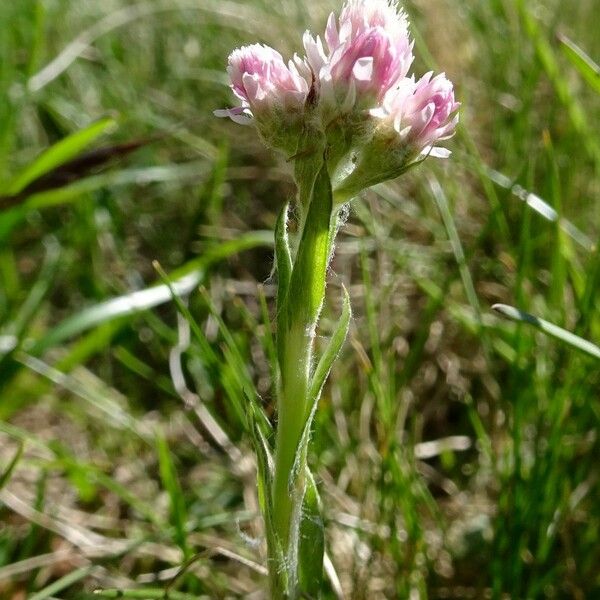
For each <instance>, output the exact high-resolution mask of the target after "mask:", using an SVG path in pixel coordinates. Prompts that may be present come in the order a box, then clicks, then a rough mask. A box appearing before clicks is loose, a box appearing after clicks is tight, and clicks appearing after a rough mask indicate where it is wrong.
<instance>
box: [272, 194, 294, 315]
mask: <svg viewBox="0 0 600 600" xmlns="http://www.w3.org/2000/svg"><path fill="white" fill-rule="evenodd" d="M288 213H289V204H288V203H286V205H285V206H284V207H283V208H282V209H281V213H279V218H278V219H277V224H276V226H275V262H276V265H277V280H278V283H277V311H278V312H279V310H280V308H281V306H282V305H283V303H284V302H285V298H286V296H287V292H288V288H289V285H290V277H291V274H292V254H291V252H290V242H289V237H288V230H287V227H288Z"/></svg>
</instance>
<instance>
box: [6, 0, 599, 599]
mask: <svg viewBox="0 0 600 600" xmlns="http://www.w3.org/2000/svg"><path fill="white" fill-rule="evenodd" d="M405 5H406V9H407V11H408V12H409V14H410V16H411V18H412V20H413V23H414V33H415V37H416V39H417V49H418V54H419V57H420V58H419V59H418V64H417V69H418V70H419V71H423V70H425V69H426V68H428V67H432V68H436V69H443V70H444V71H446V72H447V73H448V76H449V77H450V78H451V79H452V80H453V81H454V82H455V83H456V86H457V90H458V91H457V93H458V97H459V99H460V100H461V101H462V102H463V108H462V113H461V121H462V125H461V129H460V131H459V133H458V135H457V136H456V137H455V138H454V139H453V140H452V141H451V142H450V143H449V145H450V147H451V148H452V150H453V152H454V154H453V157H452V158H451V159H450V160H448V161H446V162H444V163H443V164H442V163H439V162H438V163H436V162H434V161H433V160H430V161H427V163H425V164H424V165H422V166H421V167H419V168H418V169H415V170H414V171H412V172H411V173H409V174H408V175H406V176H405V177H404V178H403V179H402V180H401V181H398V182H393V183H390V184H386V185H382V186H378V187H377V189H375V190H371V191H369V192H368V193H366V194H365V195H364V196H363V197H362V198H361V199H360V200H359V201H357V202H355V203H354V204H353V205H352V208H351V212H350V217H349V220H348V223H347V225H346V226H345V228H344V229H343V231H342V233H341V235H340V238H339V243H338V247H337V251H336V257H335V260H334V262H333V266H332V269H331V272H330V276H329V287H328V304H327V306H326V309H325V316H324V321H323V327H322V331H321V332H320V334H322V336H323V340H322V343H323V346H324V345H325V343H326V339H327V338H328V337H329V336H330V335H331V334H332V333H333V330H334V326H335V325H334V324H335V322H336V320H337V319H338V317H339V315H340V313H341V311H342V306H341V305H342V299H343V292H342V286H343V285H344V286H346V288H348V290H349V293H350V297H351V299H352V312H353V319H352V323H351V327H350V334H349V337H348V340H347V342H346V344H345V346H344V349H343V351H342V354H341V357H340V359H339V360H338V362H337V363H336V364H335V366H334V369H333V372H332V375H331V377H330V379H329V381H328V383H327V384H326V386H325V389H324V393H323V397H322V401H321V405H320V408H319V411H318V413H317V416H316V421H315V427H314V432H313V435H312V452H311V456H310V462H311V465H312V467H313V470H314V472H315V476H316V480H317V485H318V488H319V491H320V494H321V498H322V500H323V503H324V505H325V525H326V547H327V554H328V556H329V558H330V559H331V562H332V565H333V570H332V569H330V570H329V573H330V576H329V577H328V583H327V590H326V591H325V592H324V596H325V597H326V598H336V597H337V596H336V593H337V594H339V592H336V590H337V589H338V588H339V586H341V589H342V590H343V593H344V597H345V598H352V599H362V598H364V599H366V598H369V599H371V598H382V599H383V598H401V599H403V598H411V599H412V598H431V599H435V598H513V599H515V600H516V599H520V598H575V599H584V598H595V597H599V596H600V575H599V569H598V565H600V544H599V538H600V504H599V503H598V501H597V498H598V497H599V496H600V472H599V470H598V466H597V463H598V461H597V456H599V455H600V443H599V439H598V422H599V419H600V368H599V365H598V361H597V358H595V356H597V355H595V354H594V352H595V351H597V346H598V344H599V343H600V303H599V301H598V298H599V297H600V249H599V247H598V244H597V240H598V238H599V235H600V202H599V201H598V197H599V193H600V179H599V178H598V173H600V137H599V131H598V127H597V126H596V124H597V123H598V122H600V121H599V120H600V96H599V95H598V89H597V88H598V86H597V77H596V75H597V64H598V62H600V60H599V57H600V38H598V36H597V27H596V20H597V19H595V17H596V12H597V3H595V2H594V1H593V0H582V1H580V2H576V3H575V2H573V3H569V5H568V6H567V7H565V4H564V3H561V2H559V1H558V0H547V1H545V2H541V1H540V2H537V1H536V2H525V1H524V0H491V1H490V2H476V1H475V0H468V1H467V2H460V1H459V0H439V1H438V2H435V3H428V2H421V1H411V2H406V3H405ZM336 6H337V3H335V2H333V0H322V1H321V2H319V3H310V6H309V4H308V3H306V6H305V5H304V3H300V2H295V1H294V2H292V1H291V0H284V1H282V2H280V3H268V2H266V1H264V0H252V1H248V2H233V1H231V2H216V1H215V2H212V1H211V2H208V1H193V2H192V1H190V0H172V1H169V2H160V1H158V0H150V1H149V2H142V3H140V4H133V3H130V2H125V1H124V0H111V1H110V2H108V3H94V2H68V1H67V0H54V1H49V0H26V1H23V2H2V3H0V23H1V24H2V25H0V195H2V198H1V199H0V597H2V598H10V599H11V600H12V599H15V600H16V599H21V598H25V597H30V598H37V599H41V598H62V599H64V600H67V599H74V598H86V597H92V596H91V592H93V591H94V590H96V589H104V590H106V592H105V593H104V594H103V596H104V597H119V593H118V590H132V589H134V588H136V589H137V590H138V591H137V592H136V594H134V593H133V592H130V593H129V596H130V597H138V598H162V597H164V590H165V589H167V590H168V591H169V592H171V596H170V597H171V598H173V599H176V598H192V597H195V598H231V597H240V598H246V597H249V598H251V597H255V598H258V597H260V594H259V590H261V589H263V588H264V586H265V585H266V578H265V570H264V567H265V564H264V547H263V545H262V537H261V536H262V530H261V526H260V520H259V519H258V516H257V515H258V506H259V504H258V499H257V494H256V485H255V475H254V469H255V467H254V464H255V462H254V458H253V456H254V452H253V448H252V446H251V443H250V440H249V437H248V435H247V433H246V432H247V427H248V423H247V411H248V406H249V404H248V403H249V402H252V403H254V402H256V403H260V406H261V407H262V408H263V409H264V410H265V412H266V413H267V415H269V417H272V416H273V402H272V400H273V394H272V389H271V384H270V382H271V379H272V378H271V371H270V367H269V358H270V357H272V356H273V354H274V347H273V339H272V332H271V331H270V329H269V326H268V322H269V319H268V315H269V314H273V311H274V306H273V286H272V284H271V281H270V279H269V276H270V272H271V267H272V259H273V242H272V239H271V234H270V233H268V232H270V231H272V230H273V229H274V226H275V222H276V219H277V215H278V213H279V211H280V208H281V206H282V204H283V202H284V201H285V200H286V199H289V197H290V196H291V194H292V193H293V188H292V185H291V179H290V176H289V173H288V171H287V166H286V164H285V163H284V161H283V160H280V159H279V158H277V157H274V156H272V155H271V154H270V153H269V152H268V151H267V150H266V149H264V148H263V147H262V146H261V145H260V143H259V141H258V140H257V139H256V136H255V135H254V133H253V131H252V130H251V129H249V128H248V129H244V128H240V127H238V126H235V125H233V124H232V123H229V122H227V121H224V120H218V119H215V118H214V117H213V116H212V111H213V110H214V109H215V108H220V107H224V106H228V105H231V102H232V98H231V97H230V94H229V91H228V89H227V85H226V83H227V82H226V77H225V74H224V64H225V61H226V57H227V54H228V52H229V51H230V50H231V49H232V48H234V47H235V46H238V45H240V44H242V43H247V42H250V41H253V40H256V39H258V40H260V41H263V42H265V43H269V44H273V45H276V46H278V47H279V48H281V49H282V51H284V52H288V53H291V52H293V51H298V50H299V49H300V48H299V40H300V35H301V33H302V31H303V30H304V28H306V27H307V26H312V27H313V28H321V27H322V25H323V24H324V22H325V17H326V15H327V12H328V10H330V9H332V8H335V7H336ZM309 12H310V15H309V14H308V13H309ZM296 41H297V42H298V44H297V45H295V42H296ZM98 148H109V150H108V151H106V152H101V153H98V152H97V149H98ZM86 153H87V154H86ZM90 153H91V154H90ZM82 156H84V158H85V160H84V161H83V163H82V162H81V160H79V159H81V157H82ZM70 160H71V161H72V160H74V161H75V162H74V163H71V164H70V165H69V164H67V165H66V166H65V162H67V163H68V161H70ZM78 160H79V162H77V161H78ZM61 165H62V170H61V169H58V170H56V167H59V166H61ZM40 176H42V179H41V180H40V179H38V180H37V181H38V183H37V184H36V183H35V181H34V180H35V178H36V177H38V178H39V177H40ZM36 185H37V187H36ZM153 261H158V263H159V264H160V265H161V269H162V270H161V271H160V273H162V272H163V271H164V272H165V273H167V277H168V279H167V282H168V283H169V285H172V286H173V287H174V289H175V291H176V292H178V293H179V294H183V297H182V300H181V301H179V302H173V301H172V296H171V292H170V290H169V285H166V284H165V281H164V275H161V274H157V272H156V269H155V267H154V266H153ZM199 286H202V287H203V289H202V290H200V289H199ZM495 304H505V305H509V306H513V307H516V308H518V309H519V310H520V311H523V312H521V313H514V312H513V313H511V314H512V315H513V316H516V317H518V319H520V320H519V321H518V322H511V321H508V320H505V319H503V318H502V317H501V316H500V315H497V314H496V313H495V312H494V311H493V310H492V306H493V305H495ZM505 312H506V311H505ZM525 313H526V314H525ZM532 324H533V325H535V327H531V325H532ZM548 326H549V327H548ZM565 332H567V333H565ZM546 333H549V334H550V335H546ZM573 335H574V336H577V337H572V336H573ZM578 340H579V341H578ZM581 340H584V341H585V340H587V341H588V342H590V343H591V345H586V344H585V342H584V341H581ZM571 343H575V344H576V345H579V350H578V349H577V348H574V347H573V346H572V345H571ZM581 345H583V346H584V347H585V348H587V349H588V350H589V349H590V348H592V349H595V350H594V351H592V352H588V353H586V352H585V350H584V351H583V352H581V351H580V350H581ZM268 432H269V427H267V424H265V427H264V431H263V434H264V435H269V433H268ZM186 561H188V562H187V563H186ZM184 564H185V565H186V566H185V568H183V567H184ZM333 571H334V572H335V575H333V574H332V572H333ZM167 586H168V587H167ZM139 588H147V589H146V591H139ZM115 590H116V591H115ZM252 594H254V596H252Z"/></svg>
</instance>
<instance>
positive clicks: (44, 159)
mask: <svg viewBox="0 0 600 600" xmlns="http://www.w3.org/2000/svg"><path fill="white" fill-rule="evenodd" d="M114 126H115V120H114V119H111V118H107V119H102V120H100V121H97V122H95V123H92V124H91V125H89V126H88V127H86V128H85V129H81V130H80V131H76V132H75V133H72V134H71V135H69V136H67V137H66V138H64V139H62V140H60V142H57V143H56V144H54V145H53V146H51V147H50V148H48V149H47V150H45V151H44V152H42V154H40V156H38V158H37V159H35V160H34V161H33V162H32V163H31V164H30V165H29V166H28V167H26V168H25V170H23V171H22V172H21V173H20V174H19V175H17V177H16V178H15V179H14V180H13V181H12V182H11V183H10V184H9V186H8V194H18V193H19V192H21V191H22V190H23V189H25V188H26V187H27V186H28V185H29V184H30V183H31V182H32V181H34V180H36V179H38V178H40V177H42V176H43V175H45V174H46V173H48V172H49V171H51V170H53V169H56V168H57V167H59V166H61V165H63V164H64V163H66V162H68V161H70V160H72V159H73V158H75V157H76V156H78V155H79V154H81V153H82V152H83V150H84V149H85V148H86V147H87V146H89V145H90V144H91V143H92V142H93V141H94V140H96V139H97V138H98V137H100V136H101V135H102V134H104V133H106V132H107V131H108V130H109V129H111V128H112V127H114Z"/></svg>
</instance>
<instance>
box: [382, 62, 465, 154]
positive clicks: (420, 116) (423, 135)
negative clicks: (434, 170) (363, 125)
mask: <svg viewBox="0 0 600 600" xmlns="http://www.w3.org/2000/svg"><path fill="white" fill-rule="evenodd" d="M432 75H433V73H432V72H429V73H427V74H426V75H424V76H423V77H422V78H421V79H419V81H417V82H416V83H415V82H414V80H413V79H405V80H404V81H403V82H401V83H400V84H399V85H398V86H396V87H395V88H393V89H391V90H390V91H389V92H388V93H387V94H386V97H385V98H384V102H383V106H382V111H381V112H379V111H375V114H376V115H377V114H379V115H382V116H383V118H384V119H388V120H390V121H392V122H393V127H394V129H395V130H396V132H397V133H398V135H399V136H400V137H401V138H402V139H403V140H405V141H406V143H407V144H409V145H411V146H413V147H414V149H415V150H418V153H419V154H431V153H432V151H433V153H434V155H437V154H439V153H438V152H436V151H437V150H442V149H434V148H433V144H435V143H436V142H438V141H441V140H444V139H447V138H449V137H451V136H452V135H453V134H454V130H455V128H456V125H457V123H458V114H455V116H454V117H453V118H451V117H452V115H453V114H454V113H456V111H457V110H458V107H459V106H460V104H459V103H458V102H456V101H455V100H454V86H453V85H452V82H451V81H449V80H448V79H446V76H445V75H444V74H443V73H442V74H440V75H437V76H436V77H433V79H432Z"/></svg>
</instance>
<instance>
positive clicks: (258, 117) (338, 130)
mask: <svg viewBox="0 0 600 600" xmlns="http://www.w3.org/2000/svg"><path fill="white" fill-rule="evenodd" d="M304 49H305V52H306V55H305V56H304V57H300V56H297V55H296V56H295V57H294V60H293V61H290V62H289V63H287V64H286V63H285V62H284V60H283V58H282V56H281V55H280V54H279V53H278V52H276V51H275V50H273V49H272V48H269V47H267V46H261V45H258V44H255V45H252V46H246V47H243V48H240V49H238V50H235V51H234V52H233V53H232V54H231V56H230V57H229V68H228V72H229V76H230V79H231V87H232V89H233V91H234V93H235V95H236V96H237V97H238V98H239V99H240V101H241V105H240V106H238V107H236V108H233V109H230V110H224V111H217V114H218V115H219V116H229V117H231V118H232V119H234V120H235V121H236V122H244V123H248V122H255V124H256V126H257V128H258V131H259V132H260V134H261V136H262V137H263V139H264V140H265V141H266V142H267V143H268V144H269V145H271V146H273V147H275V148H278V149H280V150H283V151H284V152H287V153H288V155H294V154H296V153H297V152H298V151H299V150H306V149H305V148H299V146H298V144H299V139H300V135H301V132H302V131H303V129H305V128H306V126H307V125H309V126H310V127H312V128H313V129H314V128H317V129H318V130H319V131H320V132H321V134H322V136H323V138H324V139H325V140H326V144H327V145H328V147H329V150H330V156H332V157H333V158H332V164H331V169H332V171H333V173H332V181H333V182H334V188H335V189H336V190H337V191H338V192H339V193H338V194H337V197H338V198H339V199H341V200H345V199H347V198H348V197H351V196H352V195H355V194H356V193H358V192H359V191H360V190H361V189H364V188H366V187H368V186H370V185H373V184H375V183H378V182H381V181H385V180H386V179H391V178H393V177H396V176H397V175H399V174H400V173H402V172H404V171H405V170H406V169H407V168H408V167H409V166H410V165H412V164H415V163H416V162H417V161H418V160H419V158H420V157H422V156H428V155H432V156H437V157H444V156H447V155H448V154H449V152H448V151H447V150H445V149H443V148H437V147H436V146H435V144H436V143H437V142H438V141H440V140H444V139H446V138H448V137H450V136H451V135H452V134H453V133H454V130H455V127H456V124H457V122H458V114H457V109H458V106H459V104H458V103H457V102H456V101H455V99H454V89H453V86H452V83H451V82H450V81H449V80H448V79H446V77H445V76H444V75H443V74H441V75H437V76H436V77H433V75H432V73H427V74H426V75H425V76H423V77H422V78H421V79H419V80H415V77H414V76H412V77H408V72H409V69H410V67H411V65H412V62H413V59H414V57H413V43H412V42H411V40H410V37H409V32H408V20H407V18H406V15H405V13H404V12H403V11H402V10H401V9H399V7H398V6H397V3H396V0H347V2H346V4H345V5H344V7H343V8H342V11H341V14H340V16H339V18H336V16H335V15H334V14H333V13H332V14H331V15H330V17H329V20H328V23H327V27H326V30H325V34H324V41H323V40H322V39H321V38H320V37H319V36H317V37H314V36H313V35H312V34H311V33H310V32H306V33H305V34H304ZM374 155H375V156H376V157H377V158H376V159H374Z"/></svg>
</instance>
